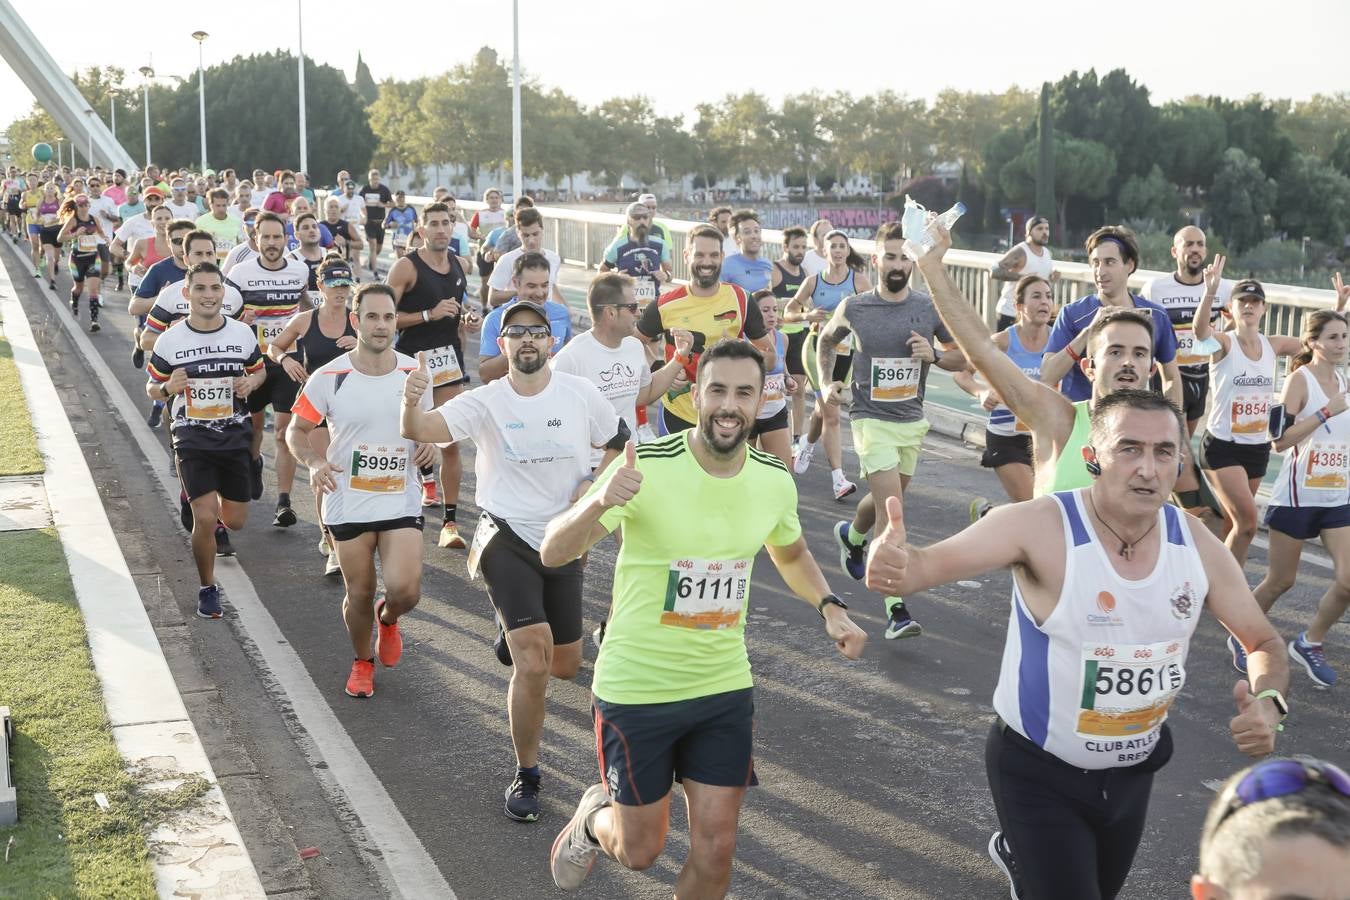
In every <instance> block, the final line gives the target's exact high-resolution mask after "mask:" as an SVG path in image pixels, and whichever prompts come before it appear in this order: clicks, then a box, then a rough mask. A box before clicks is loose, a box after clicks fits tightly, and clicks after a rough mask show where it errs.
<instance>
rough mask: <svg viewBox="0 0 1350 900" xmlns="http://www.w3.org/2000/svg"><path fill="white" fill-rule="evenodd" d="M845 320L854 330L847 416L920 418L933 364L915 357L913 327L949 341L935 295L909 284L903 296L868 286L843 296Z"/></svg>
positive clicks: (891, 419)
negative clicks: (911, 346) (911, 344)
mask: <svg viewBox="0 0 1350 900" xmlns="http://www.w3.org/2000/svg"><path fill="white" fill-rule="evenodd" d="M843 316H844V321H845V322H846V323H847V324H848V327H849V329H850V330H851V331H852V333H853V348H854V352H853V383H852V387H853V404H852V405H851V406H850V407H849V412H848V416H849V419H851V420H852V419H878V420H881V421H883V422H919V421H922V420H923V418H924V414H923V397H924V390H925V388H926V387H927V384H928V370H929V369H930V368H931V367H932V366H931V364H929V363H925V362H923V361H921V360H918V359H915V358H914V356H913V355H911V352H910V349H909V339H910V335H911V332H915V331H917V332H918V333H919V334H920V336H922V337H923V339H924V340H926V341H928V342H929V343H932V341H933V339H934V338H937V339H938V340H939V341H942V342H943V343H950V342H951V340H952V336H951V333H950V332H948V331H947V326H946V325H944V324H942V319H940V318H939V317H938V313H937V307H935V306H934V305H933V298H932V297H930V296H928V295H927V294H925V293H924V292H923V291H916V290H911V291H910V292H909V296H908V297H906V298H905V299H904V300H901V301H893V300H887V299H885V298H884V297H882V296H881V295H880V294H878V293H877V292H876V290H870V291H868V292H866V293H864V294H854V295H853V296H852V297H849V298H848V299H847V300H845V301H844V312H843Z"/></svg>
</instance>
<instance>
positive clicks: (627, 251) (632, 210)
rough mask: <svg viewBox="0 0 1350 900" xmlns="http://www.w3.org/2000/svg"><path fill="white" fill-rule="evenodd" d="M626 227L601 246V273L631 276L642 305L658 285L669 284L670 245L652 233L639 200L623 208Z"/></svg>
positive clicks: (659, 289)
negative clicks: (618, 273)
mask: <svg viewBox="0 0 1350 900" xmlns="http://www.w3.org/2000/svg"><path fill="white" fill-rule="evenodd" d="M624 214H625V216H627V218H628V224H627V227H626V228H625V229H623V230H621V231H620V233H619V234H618V235H616V236H615V238H614V240H612V241H610V242H609V246H608V247H606V248H605V253H604V258H603V259H602V260H601V262H600V271H601V272H612V271H616V270H617V271H619V272H622V273H624V274H625V275H628V276H630V277H631V278H632V279H633V291H634V296H635V297H636V298H637V302H638V304H639V305H640V306H643V307H645V306H646V305H647V304H648V303H650V302H652V301H653V300H655V299H656V297H657V295H658V294H659V293H660V292H661V285H663V284H669V283H670V281H671V274H670V245H669V244H668V243H666V242H664V241H662V240H661V239H660V238H659V237H656V236H654V235H653V234H652V231H651V223H652V216H651V212H650V211H648V209H647V207H646V205H644V204H642V203H630V204H628V208H627V209H626V210H624Z"/></svg>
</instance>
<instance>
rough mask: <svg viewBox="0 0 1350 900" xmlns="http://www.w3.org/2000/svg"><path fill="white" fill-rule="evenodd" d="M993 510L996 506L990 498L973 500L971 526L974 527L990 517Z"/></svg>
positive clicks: (971, 504) (971, 503)
mask: <svg viewBox="0 0 1350 900" xmlns="http://www.w3.org/2000/svg"><path fill="white" fill-rule="evenodd" d="M993 508H994V504H992V503H990V502H989V498H987V497H976V498H975V499H974V500H971V501H970V524H972V525H974V524H975V523H976V522H978V521H980V520H981V519H983V518H984V517H985V516H987V515H989V510H991V509H993Z"/></svg>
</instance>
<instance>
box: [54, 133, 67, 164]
mask: <svg viewBox="0 0 1350 900" xmlns="http://www.w3.org/2000/svg"><path fill="white" fill-rule="evenodd" d="M64 141H65V138H63V137H59V138H57V139H56V168H57V169H60V168H61V166H62V164H63V163H62V159H64V157H62V156H61V144H62V143H63V142H64Z"/></svg>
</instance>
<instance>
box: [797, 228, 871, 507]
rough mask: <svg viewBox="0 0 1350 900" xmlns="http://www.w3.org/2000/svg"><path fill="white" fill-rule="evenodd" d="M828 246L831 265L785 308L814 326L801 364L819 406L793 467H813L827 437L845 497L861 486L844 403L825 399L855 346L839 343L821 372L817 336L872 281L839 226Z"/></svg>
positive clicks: (800, 470)
mask: <svg viewBox="0 0 1350 900" xmlns="http://www.w3.org/2000/svg"><path fill="white" fill-rule="evenodd" d="M825 246H826V248H827V250H828V252H829V255H830V267H829V268H828V269H826V270H825V271H824V272H821V273H820V274H819V275H810V276H807V279H806V280H805V281H803V282H802V286H801V287H800V288H799V289H798V290H797V294H796V296H794V297H793V298H792V299H791V300H789V301H788V304H787V307H786V308H785V309H784V310H783V320H784V321H786V322H787V323H789V324H793V325H798V324H809V325H810V326H811V331H810V333H809V334H808V335H807V337H806V339H805V341H804V342H803V344H802V367H803V368H804V369H805V370H806V378H807V380H808V381H809V382H810V383H811V390H812V392H814V394H815V400H816V402H815V408H814V409H812V410H811V422H810V425H809V426H808V427H807V430H806V440H805V441H803V442H799V443H798V445H797V452H796V454H795V456H794V457H793V460H792V471H793V472H795V473H796V474H798V475H804V474H806V470H807V469H808V468H810V466H811V457H812V456H813V455H814V454H815V452H816V442H817V441H819V440H820V439H821V436H822V435H823V436H824V438H825V458H826V460H828V462H829V464H830V481H831V482H832V484H833V487H834V499H836V500H843V499H844V498H845V497H847V496H848V495H849V494H852V493H853V492H854V491H856V490H857V489H858V486H857V485H856V484H854V483H853V482H851V481H849V480H848V478H847V477H845V475H844V451H843V447H842V445H841V443H840V436H839V406H838V404H831V403H826V402H825V388H826V387H828V386H829V384H830V383H831V382H835V381H845V380H847V378H848V373H849V369H850V368H851V367H852V365H853V347H852V345H851V344H849V343H848V342H847V341H845V342H844V344H843V345H841V346H839V347H837V348H836V356H835V366H834V370H833V371H832V372H820V371H819V370H817V369H816V363H817V360H818V359H819V352H818V350H819V348H818V344H819V341H818V336H819V334H820V326H821V323H823V322H826V321H828V320H829V318H830V315H831V314H832V313H833V312H834V310H835V309H836V308H838V306H839V304H840V303H841V302H842V301H843V299H844V298H845V297H851V296H852V295H854V294H862V293H866V292H867V291H870V290H871V289H872V282H871V280H870V279H869V278H868V277H867V275H866V274H865V270H866V268H867V261H866V260H865V259H863V258H862V255H861V254H859V253H858V251H856V250H854V249H853V245H852V244H851V243H849V239H848V235H846V234H844V232H842V231H840V230H838V229H837V228H836V229H835V230H833V231H831V232H830V233H829V234H827V235H825Z"/></svg>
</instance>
